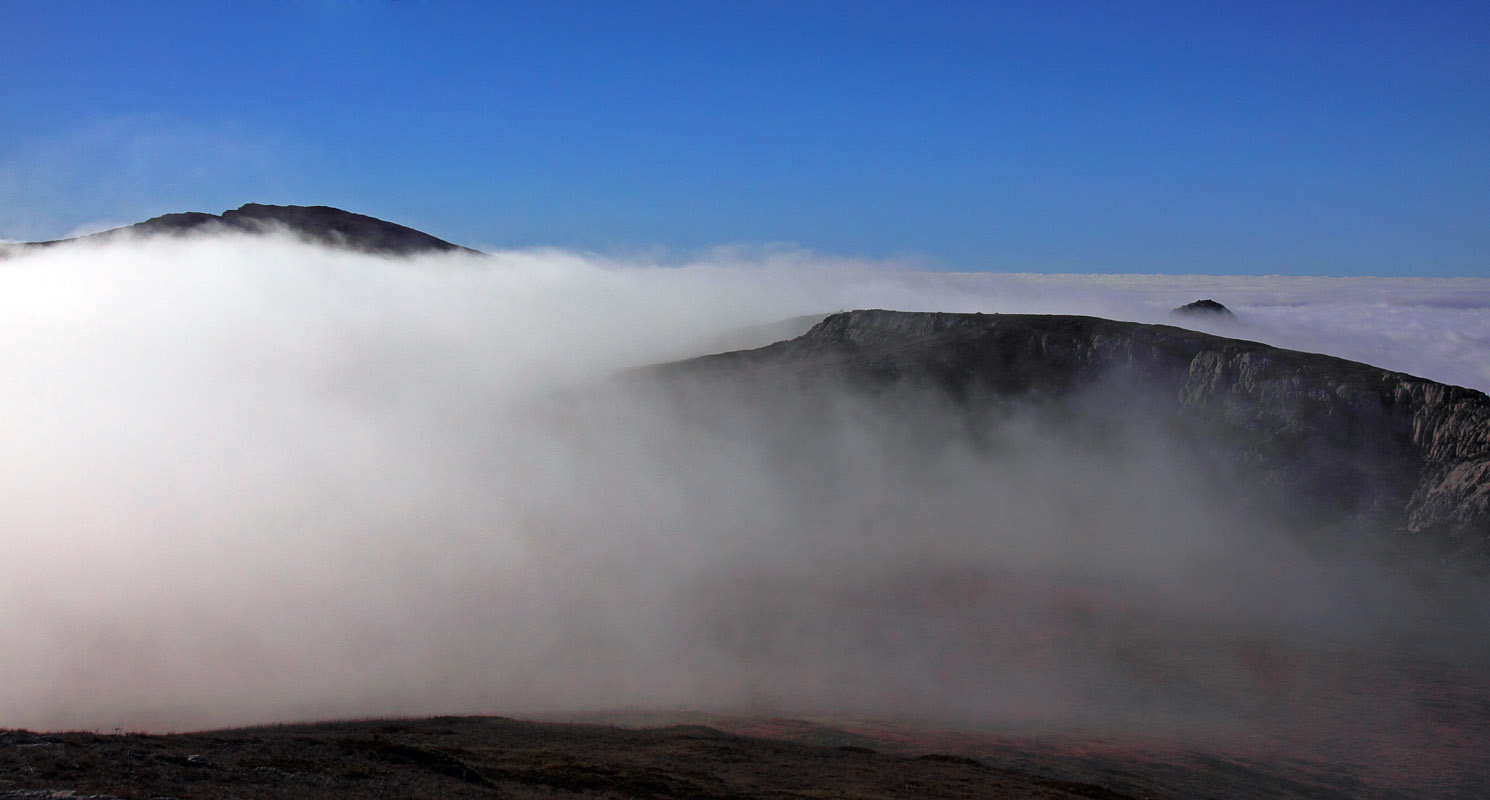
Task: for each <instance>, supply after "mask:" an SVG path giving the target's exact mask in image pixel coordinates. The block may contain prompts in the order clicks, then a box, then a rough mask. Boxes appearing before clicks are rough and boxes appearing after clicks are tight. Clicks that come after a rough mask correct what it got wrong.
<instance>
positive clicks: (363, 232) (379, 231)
mask: <svg viewBox="0 0 1490 800" xmlns="http://www.w3.org/2000/svg"><path fill="white" fill-rule="evenodd" d="M276 231H285V232H288V233H291V234H293V235H295V236H298V237H300V238H301V239H304V240H305V241H308V242H313V243H315V244H321V245H327V246H331V247H342V248H346V249H348V250H355V251H358V252H362V253H376V254H379V255H393V256H409V255H418V254H421V253H447V252H466V253H477V252H480V251H478V250H472V249H471V248H469V247H461V246H460V245H457V244H452V243H450V242H447V241H445V240H444V239H440V238H437V237H434V236H431V235H429V234H427V233H424V232H423V231H418V230H415V229H413V228H409V227H406V226H404V225H399V224H397V223H393V222H388V221H387V220H381V219H378V218H377V217H369V216H367V215H365V214H354V213H352V212H350V211H343V210H342V209H339V208H332V207H331V206H274V205H265V204H262V203H246V204H244V205H242V206H239V207H238V208H236V209H229V210H227V211H224V212H223V213H222V214H204V213H202V212H198V211H187V212H184V213H179V214H164V215H161V216H159V217H152V218H150V219H147V220H145V221H144V222H139V223H136V224H134V225H128V226H125V227H123V228H114V229H112V230H107V231H102V232H99V233H94V234H90V235H88V236H80V237H77V238H76V239H56V240H52V241H47V242H30V243H26V244H23V245H20V246H21V247H48V246H52V245H58V244H64V243H67V242H77V241H99V240H107V239H111V238H115V237H119V236H184V235H190V234H212V233H219V232H242V233H251V234H267V233H274V232H276Z"/></svg>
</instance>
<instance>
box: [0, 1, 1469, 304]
mask: <svg viewBox="0 0 1490 800" xmlns="http://www.w3.org/2000/svg"><path fill="white" fill-rule="evenodd" d="M0 108H3V109H4V118H3V124H0V237H7V238H15V239H34V238H49V237H56V236H61V235H63V234H66V233H69V232H71V231H74V230H76V229H78V228H83V227H88V226H97V225H100V224H106V223H127V222H134V221H138V220H140V219H143V218H145V217H149V216H152V215H155V214H160V213H165V212H168V211H181V210H202V211H221V210H223V209H225V208H229V207H236V206H238V205H240V204H242V203H244V202H248V201H258V202H268V203H289V204H328V205H335V206H340V207H343V208H347V209H349V210H354V211H360V212H363V213H368V214H373V215H375V216H380V217H384V218H388V219H392V220H394V221H398V222H402V223H405V224H409V225H413V226H415V227H419V228H422V229H425V230H428V231H430V232H432V233H435V234H437V235H439V236H442V237H445V238H448V239H452V240H455V241H458V242H461V243H464V244H472V245H478V246H525V245H558V246H566V247H579V248H585V249H594V250H600V251H604V252H615V251H622V252H624V251H629V250H637V249H648V248H654V247H660V248H664V249H666V250H668V251H671V252H673V253H686V252H688V251H691V250H695V249H697V248H702V247H708V246H711V245H717V244H726V243H768V242H770V243H779V242H787V243H795V244H797V245H800V246H802V247H806V248H810V249H814V250H819V251H823V252H827V253H833V254H838V255H847V256H861V257H869V258H884V257H895V256H907V255H908V256H914V257H917V258H919V259H921V261H922V263H924V264H925V265H926V266H928V267H930V268H935V269H954V270H983V269H994V270H1020V271H1026V270H1027V271H1067V272H1200V273H1274V272H1278V273H1297V274H1357V275H1370V274H1377V275H1395V274H1426V275H1490V2H1486V1H1485V0H1471V1H1469V2H1462V3H1430V2H1421V1H1420V0H1401V1H1400V2H1383V3H1373V2H1339V3H1321V2H1307V0H1304V1H1299V2H1259V1H1257V0H1249V1H1246V2H1236V3H1226V2H1208V1H1206V0H1199V1H1191V2H1180V1H1177V2H1172V3H1146V2H1138V1H1137V0H1111V1H1110V2H1071V3H1060V2H1031V3H1000V2H975V3H959V2H945V3H934V2H904V3H887V2H810V1H807V2H769V1H768V0H749V1H748V2H722V1H720V0H696V1H695V2H677V3H672V2H624V1H623V0H614V1H607V2H601V1H600V0H594V1H593V2H562V1H559V0H545V2H531V3H527V2H510V3H506V2H472V3H456V2H436V1H435V0H427V1H425V2H420V1H418V0H407V1H405V2H348V1H344V2H332V1H331V0H325V1H324V2H314V1H312V0H306V1H303V2H291V1H289V0H280V1H278V2H276V1H275V0H238V1H237V2H229V1H226V0H225V1H223V2H201V1H200V0H198V1H197V2H171V3H166V2H109V1H108V0H96V1H94V2H67V1H65V0H64V1H61V2H55V1H52V2H35V1H34V0H25V1H24V2H23V1H21V0H0Z"/></svg>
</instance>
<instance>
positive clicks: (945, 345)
mask: <svg viewBox="0 0 1490 800" xmlns="http://www.w3.org/2000/svg"><path fill="white" fill-rule="evenodd" d="M664 370H665V372H666V373H667V374H671V375H675V376H676V375H684V374H686V375H690V376H712V377H714V378H724V379H727V380H728V381H730V382H731V383H734V384H739V385H745V384H752V383H753V384H760V383H761V382H763V381H764V382H768V383H770V384H772V385H773V386H774V387H775V388H774V389H773V390H772V391H779V390H781V389H782V388H789V387H791V386H803V387H812V386H819V385H822V384H823V383H824V382H826V381H829V380H841V381H845V382H847V383H848V384H849V385H851V386H854V387H856V388H857V389H858V390H859V391H862V392H869V393H871V394H872V393H875V392H882V391H884V390H885V389H887V388H888V387H900V388H905V387H913V388H919V389H929V390H931V391H934V392H935V393H937V394H938V395H941V396H944V397H947V398H951V399H952V400H953V401H954V402H955V403H957V404H959V405H961V406H962V407H964V408H974V409H978V408H981V409H987V408H997V407H998V406H1000V405H1010V404H1014V405H1019V406H1023V407H1034V408H1049V407H1055V406H1066V407H1069V406H1070V405H1071V404H1072V403H1075V402H1078V401H1080V402H1082V403H1084V404H1085V405H1084V408H1088V409H1090V408H1091V407H1092V404H1093V399H1094V398H1095V399H1096V402H1100V403H1105V404H1107V405H1108V406H1109V408H1107V409H1106V410H1105V411H1104V412H1102V413H1104V414H1106V415H1108V416H1109V417H1112V418H1116V417H1118V416H1124V415H1126V417H1127V418H1133V417H1139V418H1146V419H1149V420H1154V421H1157V422H1158V423H1160V424H1161V425H1163V426H1164V427H1165V429H1166V430H1170V431H1181V432H1184V433H1185V434H1186V435H1188V436H1191V437H1192V438H1195V439H1196V440H1198V441H1203V442H1204V449H1206V450H1207V451H1208V452H1211V453H1214V454H1217V459H1218V461H1219V462H1222V463H1224V464H1226V465H1229V467H1230V468H1232V469H1233V470H1234V473H1235V474H1236V475H1237V476H1241V477H1242V478H1243V479H1245V481H1247V482H1249V483H1250V484H1251V485H1254V486H1263V487H1271V488H1272V489H1274V490H1277V492H1278V493H1279V494H1281V495H1282V496H1284V497H1287V498H1289V499H1291V500H1294V501H1296V502H1298V503H1299V504H1300V508H1301V509H1302V511H1301V514H1300V516H1301V517H1308V518H1310V519H1311V520H1313V521H1315V522H1319V523H1326V524H1328V525H1331V526H1333V527H1335V528H1336V529H1338V530H1358V529H1361V528H1365V527H1370V528H1372V529H1374V530H1385V531H1387V532H1388V533H1393V534H1396V536H1395V538H1399V539H1400V538H1404V537H1405V538H1406V539H1409V540H1413V541H1417V542H1420V543H1424V544H1429V545H1431V546H1432V549H1434V550H1435V551H1437V552H1438V553H1440V554H1443V555H1444V556H1446V557H1448V558H1451V559H1453V560H1456V561H1460V562H1479V563H1490V398H1487V397H1486V396H1485V395H1484V394H1483V393H1481V392H1478V391H1474V390H1471V389H1466V388H1462V387H1458V386H1448V385H1445V384H1440V383H1436V382H1434V381H1430V380H1426V379H1423V378H1417V377H1414V376H1411V375H1406V374H1403V373H1399V372H1391V371H1388V370H1384V369H1380V368H1377V367H1373V366H1370V365H1367V364H1361V363H1357V362H1352V361H1347V360H1344V359H1339V358H1334V357H1331V356H1325V355H1318V354H1313V353H1302V352H1297V351H1291V350H1283V349H1280V348H1276V347H1270V346H1268V345H1265V344H1259V343H1257V342H1248V341H1241V340H1237V339H1228V338H1224V337H1219V336H1213V335H1210V334H1205V333H1200V332H1196V331H1191V330H1185V329H1182V328H1176V327H1170V326H1167V325H1146V324H1138V323H1131V322H1118V321H1113V320H1107V319H1098V318H1094V317H1076V316H1043V315H1014V314H988V315H984V314H942V313H903V312H893V311H852V312H846V313H839V314H834V315H831V316H829V317H827V318H826V319H824V320H823V321H822V322H821V323H819V324H818V325H816V326H815V327H813V328H812V329H811V330H810V331H809V332H808V333H806V334H805V335H803V336H800V337H798V338H796V339H792V340H789V341H784V342H779V343H776V344H773V345H770V346H768V347H765V348H761V349H758V350H751V351H744V352H737V353H726V354H721V355H717V356H709V357H705V358H701V359H695V360H693V361H689V362H682V363H680V364H677V365H672V366H670V367H667V368H664ZM1113 406H1116V407H1118V408H1113ZM1275 496H1276V495H1275Z"/></svg>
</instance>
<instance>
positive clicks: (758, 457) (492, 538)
mask: <svg viewBox="0 0 1490 800" xmlns="http://www.w3.org/2000/svg"><path fill="white" fill-rule="evenodd" d="M1199 297H1214V298H1215V299H1217V300H1220V301H1222V302H1224V303H1226V304H1227V305H1228V306H1230V307H1232V308H1233V309H1234V310H1235V311H1236V312H1237V314H1238V315H1239V319H1238V320H1237V321H1236V322H1234V323H1212V324H1213V325H1221V326H1222V327H1217V328H1214V330H1215V331H1216V332H1220V333H1226V334H1228V335H1236V336H1241V337H1243V338H1252V339H1260V340H1263V341H1268V342H1270V343H1274V344H1279V345H1284V346H1293V347H1301V348H1304V349H1311V350H1318V351H1323V352H1331V353H1336V354H1339V355H1345V356H1349V357H1352V358H1356V359H1361V360H1366V361H1370V362H1372V363H1379V364H1381V365H1383V366H1388V367H1392V368H1395V369H1402V370H1406V371H1410V372H1414V373H1416V374H1420V375H1424V376H1425V377H1430V378H1435V379H1439V380H1445V381H1449V382H1454V383H1460V384H1463V385H1468V386H1473V387H1475V388H1481V389H1483V388H1485V387H1486V386H1487V385H1490V372H1487V368H1486V366H1485V365H1486V364H1490V281H1486V280H1439V281H1431V280H1387V279H1376V280H1343V279H1342V280H1334V281H1331V280H1328V279H1291V278H1198V277H1134V276H1110V277H1087V276H1020V275H948V274H937V273H928V272H918V271H914V270H910V269H907V268H905V267H902V266H899V265H896V264H874V263H862V262H856V261H852V260H846V259H835V258H829V257H824V256H820V255H815V254H811V253H803V252H798V251H791V250H757V251H741V250H719V251H712V252H709V253H705V254H701V255H699V256H698V257H696V258H687V259H675V260H673V261H669V262H668V263H665V264H659V263H656V262H655V261H649V260H646V259H641V258H635V259H622V258H607V257H601V256H595V255H591V254H580V253H571V252H563V251H521V252H497V253H494V254H492V255H489V256H473V255H446V256H429V257H424V258H419V259H412V260H401V261H400V260H390V259H385V258H381V257H376V256H368V255H357V254H351V253H347V252H341V251H331V250H326V249H320V248H315V247H311V246H308V245H304V244H300V243H296V242H294V241H290V240H287V239H276V238H244V237H224V238H215V239H194V240H165V239H155V240H148V241H123V242H117V243H114V244H110V245H108V246H90V245H78V246H71V247H56V248H50V249H46V250H41V251H36V252H33V253H28V254H26V255H24V256H20V257H16V258H12V259H10V260H8V261H0V341H3V342H4V343H5V347H6V357H5V358H4V359H3V360H0V386H4V392H3V395H0V398H3V399H0V404H3V406H0V420H3V423H0V424H3V425H4V427H5V435H4V441H5V447H4V449H3V451H0V530H3V531H4V535H5V545H6V546H5V558H4V559H3V560H0V641H3V642H4V643H5V646H4V647H3V648H0V674H3V675H4V676H5V679H4V680H3V681H0V726H5V727H29V728H33V729H58V728H85V729H98V730H110V729H114V728H124V729H149V730H183V729H192V728H205V727H212V726H228V725H244V724H250V723H257V722H272V721H287V720H308V719H322V718H329V717H363V716H374V715H411V714H417V715H426V714H439V713H501V714H522V713H539V712H555V711H588V710H605V709H628V708H630V709H654V710H700V711H719V712H731V713H733V712H748V713H771V714H783V715H792V714H798V715H801V714H812V713H822V714H830V713H841V714H878V715H891V716H898V717H903V718H913V719H925V720H938V721H944V722H948V723H955V724H963V725H973V724H976V725H982V726H993V727H996V728H997V727H999V726H1003V727H1005V728H1007V729H1010V730H1037V731H1051V730H1064V731H1073V730H1074V731H1100V732H1106V733H1112V732H1113V731H1118V732H1122V731H1142V732H1144V733H1145V734H1154V733H1156V732H1160V733H1162V732H1165V731H1171V732H1173V733H1175V734H1182V735H1185V736H1191V737H1195V736H1201V735H1216V736H1225V737H1230V738H1232V739H1236V738H1238V737H1246V736H1256V737H1265V736H1270V735H1274V734H1278V733H1279V732H1280V731H1293V730H1296V729H1297V728H1298V727H1299V726H1301V725H1304V724H1305V723H1307V722H1309V720H1312V719H1319V718H1328V717H1329V715H1331V714H1337V715H1340V716H1341V718H1342V719H1345V718H1351V719H1354V717H1353V716H1352V715H1361V714H1367V713H1369V714H1372V715H1374V717H1373V719H1376V720H1377V721H1378V722H1379V723H1380V724H1386V722H1385V721H1387V720H1391V719H1394V718H1396V717H1395V716H1394V715H1402V716H1404V717H1405V716H1406V715H1409V714H1410V713H1415V710H1414V709H1411V708H1409V707H1408V706H1409V701H1408V700H1404V699H1402V698H1401V697H1397V696H1382V697H1379V698H1376V699H1370V700H1365V701H1363V700H1360V699H1359V697H1357V699H1356V700H1353V701H1351V702H1366V703H1368V704H1369V707H1361V708H1356V707H1353V706H1349V705H1348V704H1347V705H1345V706H1340V705H1336V704H1334V701H1333V700H1331V699H1330V698H1331V697H1333V695H1330V694H1329V692H1330V691H1333V690H1335V689H1339V687H1338V686H1336V685H1335V681H1336V678H1337V676H1336V675H1335V674H1334V673H1330V672H1328V671H1324V672H1322V671H1320V670H1319V669H1317V667H1319V666H1320V665H1321V664H1324V663H1330V664H1334V665H1336V666H1337V667H1340V668H1341V669H1346V671H1347V672H1349V673H1350V674H1351V675H1355V676H1357V677H1358V678H1359V677H1360V676H1361V675H1366V677H1365V678H1361V680H1363V681H1379V680H1387V681H1389V682H1390V681H1391V680H1394V678H1393V677H1392V676H1394V675H1396V673H1395V672H1394V670H1395V669H1396V668H1397V667H1396V666H1395V665H1396V664H1397V663H1398V660H1399V659H1402V658H1422V659H1426V660H1428V661H1430V662H1431V663H1433V664H1438V665H1441V668H1442V670H1444V671H1445V672H1444V674H1448V675H1460V674H1461V673H1467V674H1471V675H1473V674H1477V673H1476V670H1478V669H1479V668H1481V666H1482V665H1483V664H1484V663H1485V660H1484V654H1483V653H1482V652H1479V651H1478V650H1477V649H1476V646H1471V647H1468V648H1465V647H1454V646H1450V645H1452V644H1453V643H1458V644H1460V645H1462V644H1463V643H1464V642H1466V641H1469V642H1471V643H1475V642H1480V641H1483V635H1482V634H1483V633H1484V631H1483V622H1482V620H1483V619H1485V612H1486V610H1487V609H1490V605H1487V604H1486V601H1485V594H1484V592H1483V591H1482V589H1481V587H1480V586H1479V585H1478V584H1476V583H1474V582H1472V581H1471V582H1468V583H1463V584H1461V583H1458V582H1449V581H1440V580H1435V581H1430V582H1427V583H1426V585H1425V582H1424V581H1422V580H1421V576H1420V575H1418V574H1414V573H1412V572H1410V571H1408V570H1405V569H1403V568H1401V567H1400V566H1393V565H1383V564H1377V563H1373V562H1371V561H1370V560H1369V559H1366V558H1364V557H1359V558H1358V557H1355V556H1352V555H1351V554H1349V553H1321V552H1318V551H1317V550H1315V549H1311V548H1310V547H1308V546H1306V545H1304V544H1301V543H1300V542H1299V540H1298V539H1297V537H1296V536H1295V535H1294V534H1296V533H1297V532H1295V531H1289V530H1287V526H1286V525H1285V524H1284V523H1283V522H1282V520H1281V517H1280V516H1278V515H1274V514H1272V513H1270V512H1269V511H1268V510H1267V509H1266V508H1264V507H1258V506H1254V505H1247V504H1244V503H1243V502H1242V501H1240V500H1238V498H1237V497H1236V496H1235V495H1234V494H1232V493H1231V492H1229V491H1228V490H1227V487H1224V486H1216V485H1211V484H1210V483H1208V482H1207V480H1206V479H1205V478H1204V477H1203V476H1204V473H1203V471H1200V470H1197V469H1195V468H1194V464H1195V462H1194V457H1195V454H1194V453H1192V452H1190V451H1188V450H1187V444H1186V443H1184V442H1176V441H1172V440H1170V439H1169V438H1167V437H1166V436H1165V435H1163V434H1162V433H1161V432H1160V431H1159V430H1158V429H1157V428H1155V427H1153V426H1151V425H1147V424H1146V423H1144V422H1142V421H1141V420H1139V419H1137V418H1133V419H1129V418H1127V417H1126V416H1125V415H1123V414H1122V413H1120V410H1114V411H1110V413H1111V417H1110V418H1109V419H1108V421H1109V422H1112V423H1113V424H1110V425H1104V426H1103V428H1104V432H1105V435H1103V436H1102V437H1098V438H1099V440H1098V441H1091V440H1089V439H1088V438H1086V437H1084V436H1083V435H1082V434H1081V431H1080V430H1079V429H1078V430H1072V429H1069V428H1056V427H1052V426H1050V425H1049V424H1047V423H1046V422H1042V421H1041V420H1040V419H1037V418H1033V417H1026V416H1011V417H998V416H990V417H987V418H983V417H978V418H975V419H973V420H972V421H971V423H970V422H969V421H968V419H966V417H965V416H963V417H959V416H958V413H959V412H957V411H955V410H953V409H950V408H947V407H944V406H942V405H940V403H939V401H937V400H936V399H934V398H927V397H917V396H911V395H907V396H904V397H891V398H889V399H882V400H881V401H877V402H868V401H866V400H864V399H862V398H858V397H855V396H853V395H851V394H848V393H844V394H842V395H838V394H833V393H830V394H829V395H828V396H817V397H814V398H804V399H798V398H794V397H791V396H778V397H774V398H772V399H770V400H769V401H768V402H757V400H755V399H752V398H751V397H750V396H748V395H741V394H738V393H732V392H730V391H727V390H726V389H723V388H721V387H719V386H712V385H706V384H699V385H696V386H690V387H687V389H688V391H686V392H685V394H686V395H687V396H688V400H687V401H686V402H683V403H682V404H681V405H680V404H679V403H678V402H677V401H676V400H675V399H674V400H669V399H667V397H669V396H672V395H668V394H667V393H666V392H662V391H659V390H657V389H656V388H655V387H652V386H650V385H648V384H646V383H645V382H643V381H638V380H634V379H624V380H618V379H616V376H617V375H619V374H625V375H633V376H634V373H632V372H629V371H630V370H632V369H633V368H635V367H639V366H643V365H648V364H655V363H659V362H664V361H670V360H675V359H680V358H685V357H689V356H694V355H700V354H704V353H708V352H712V351H715V350H718V349H719V348H720V347H721V346H724V345H725V344H728V345H729V346H745V345H752V346H753V345H763V344H766V343H768V342H769V341H771V340H772V338H773V337H777V338H779V335H786V334H783V333H782V332H783V331H785V330H787V329H789V328H795V329H798V330H800V329H805V326H806V325H807V324H810V320H806V321H803V320H802V319H801V318H802V317H804V316H806V315H814V314H821V313H826V312H831V311H836V310H841V309H849V308H863V307H882V308H898V309H905V310H927V309H935V310H947V311H986V312H994V311H998V312H1042V313H1088V314H1099V315H1102V316H1109V317H1115V318H1119V319H1133V320H1140V321H1158V322H1166V323H1173V322H1175V321H1176V319H1175V318H1172V317H1170V316H1169V314H1168V312H1169V309H1171V308H1173V307H1174V306H1177V305H1180V304H1183V303H1186V302H1189V301H1191V300H1194V299H1198V298H1199ZM783 321H791V322H788V323H787V325H786V326H785V327H783V326H782V325H781V324H780V323H783ZM1107 400H1108V398H1104V397H1102V396H1101V395H1097V396H1095V397H1093V398H1090V402H1092V403H1093V404H1094V407H1095V406H1096V405H1099V404H1101V403H1104V402H1106V401H1107ZM1140 401H1141V398H1132V397H1127V398H1124V399H1123V402H1125V403H1129V404H1134V403H1138V402H1140ZM1109 405H1110V406H1113V407H1114V408H1116V404H1112V403H1109ZM1104 413H1108V412H1104ZM968 424H972V425H974V426H975V427H976V428H977V430H978V431H979V434H980V435H979V436H978V437H974V438H972V439H970V438H969V437H966V436H963V435H961V433H960V432H961V431H964V430H965V427H966V425H968ZM1078 428H1079V426H1078ZM974 439H976V441H974ZM1446 643H1447V644H1446ZM1259 661H1262V662H1266V666H1265V667H1258V666H1257V664H1258V662H1259ZM1341 665H1345V666H1341ZM1362 665H1364V666H1362ZM1382 676H1387V677H1386V678H1383V677H1382ZM1357 688H1359V687H1358V686H1352V687H1350V690H1349V691H1341V693H1340V694H1341V696H1345V695H1351V696H1358V695H1359V694H1360V693H1359V692H1357V691H1355V689H1357ZM1311 715H1312V716H1311ZM1306 718H1307V719H1306ZM1341 724H1345V722H1341Z"/></svg>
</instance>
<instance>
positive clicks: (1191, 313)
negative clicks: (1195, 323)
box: [1169, 298, 1236, 319]
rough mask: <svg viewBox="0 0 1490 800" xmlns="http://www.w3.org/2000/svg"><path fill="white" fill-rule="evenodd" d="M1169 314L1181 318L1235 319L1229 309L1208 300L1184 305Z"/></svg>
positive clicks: (1234, 315)
mask: <svg viewBox="0 0 1490 800" xmlns="http://www.w3.org/2000/svg"><path fill="white" fill-rule="evenodd" d="M1169 313H1171V314H1176V315H1178V316H1182V317H1218V318H1221V319H1236V314H1233V313H1232V311H1231V309H1229V308H1227V307H1226V306H1223V305H1221V304H1220V303H1218V302H1216V301H1215V300H1211V299H1209V298H1207V299H1205V300H1196V301H1195V302H1193V303H1186V304H1184V305H1182V306H1180V307H1179V308H1176V309H1175V310H1173V311H1171V312H1169Z"/></svg>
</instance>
